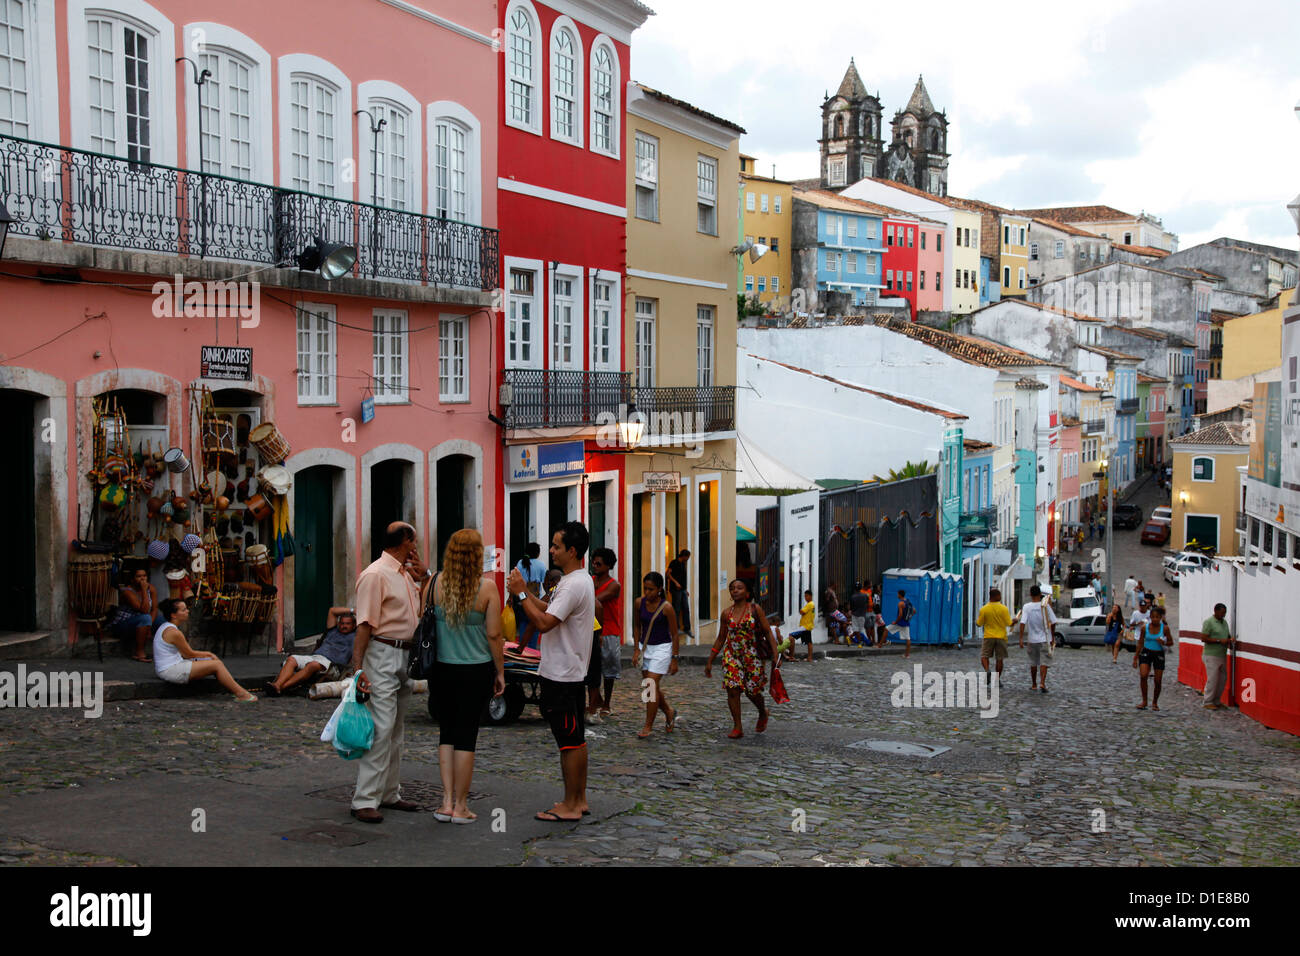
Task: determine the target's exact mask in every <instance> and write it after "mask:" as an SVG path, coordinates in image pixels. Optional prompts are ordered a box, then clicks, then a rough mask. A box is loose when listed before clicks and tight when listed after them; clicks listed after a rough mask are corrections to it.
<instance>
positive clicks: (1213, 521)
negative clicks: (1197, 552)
mask: <svg viewBox="0 0 1300 956" xmlns="http://www.w3.org/2000/svg"><path fill="white" fill-rule="evenodd" d="M1186 521H1187V537H1186V542H1187V544H1189V545H1190V544H1192V542H1195V543H1196V544H1197V545H1199V546H1201V547H1205V546H1206V545H1209V546H1210V547H1212V548H1215V549H1216V550H1217V549H1218V547H1219V517H1218V515H1188V516H1187V518H1186Z"/></svg>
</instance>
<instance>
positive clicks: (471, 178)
mask: <svg viewBox="0 0 1300 956" xmlns="http://www.w3.org/2000/svg"><path fill="white" fill-rule="evenodd" d="M447 123H455V124H456V125H457V126H459V127H461V130H462V131H463V132H464V133H465V189H466V192H467V193H468V195H467V197H466V198H467V202H468V213H469V218H468V219H467V220H466V221H467V222H469V223H470V224H471V225H481V224H482V222H483V128H482V124H481V123H480V122H479V119H478V117H477V116H475V115H474V114H473V113H472V112H471V111H470V110H469V109H467V108H466V107H464V106H462V105H461V104H460V103H457V102H455V101H453V100H438V101H437V102H435V103H430V104H429V105H428V106H427V107H426V108H425V126H424V136H425V140H426V142H425V158H424V163H425V169H424V170H423V173H424V175H426V176H428V178H429V194H428V196H426V197H425V202H426V207H427V208H426V209H425V212H426V214H427V215H430V216H432V215H433V214H434V204H435V197H436V182H437V169H436V167H435V165H434V164H435V162H436V157H437V152H438V127H439V125H441V124H447Z"/></svg>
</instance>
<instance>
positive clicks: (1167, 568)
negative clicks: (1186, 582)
mask: <svg viewBox="0 0 1300 956" xmlns="http://www.w3.org/2000/svg"><path fill="white" fill-rule="evenodd" d="M1213 565H1214V559H1213V558H1211V557H1210V556H1209V555H1206V554H1201V553H1200V552H1199V551H1181V552H1179V553H1178V554H1174V555H1170V556H1169V557H1167V558H1165V561H1164V577H1165V580H1166V581H1168V582H1169V583H1170V584H1172V585H1173V586H1174V587H1178V579H1179V577H1180V576H1181V575H1183V574H1186V573H1187V572H1188V571H1199V570H1201V569H1202V568H1208V567H1212V566H1213Z"/></svg>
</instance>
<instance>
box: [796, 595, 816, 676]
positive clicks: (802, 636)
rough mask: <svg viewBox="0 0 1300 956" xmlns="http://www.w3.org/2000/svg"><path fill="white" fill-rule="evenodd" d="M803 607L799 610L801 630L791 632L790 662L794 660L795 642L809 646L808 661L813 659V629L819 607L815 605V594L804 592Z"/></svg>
mask: <svg viewBox="0 0 1300 956" xmlns="http://www.w3.org/2000/svg"><path fill="white" fill-rule="evenodd" d="M803 602H804V603H803V607H801V608H800V609H799V630H797V631H791V632H790V660H794V642H795V641H803V642H804V643H805V644H807V645H808V660H809V661H810V662H811V661H812V659H813V657H812V629H813V624H814V623H815V622H816V620H817V605H816V604H814V603H813V593H812V592H811V591H804V592H803Z"/></svg>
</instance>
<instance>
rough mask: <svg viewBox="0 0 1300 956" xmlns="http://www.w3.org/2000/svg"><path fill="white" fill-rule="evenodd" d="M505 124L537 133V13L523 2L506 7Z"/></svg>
mask: <svg viewBox="0 0 1300 956" xmlns="http://www.w3.org/2000/svg"><path fill="white" fill-rule="evenodd" d="M506 32H507V38H506V123H507V125H510V126H517V127H519V128H520V129H526V130H529V131H531V132H534V133H540V132H541V120H542V118H541V107H540V105H539V104H538V102H537V91H538V89H539V87H540V86H541V78H540V75H539V73H538V65H539V64H538V60H537V37H538V33H539V32H540V31H539V28H538V25H537V14H536V13H534V12H533V9H532V7H531V6H530V5H528V4H527V3H523V2H519V0H516V2H514V3H512V4H511V5H510V7H509V9H507V10H506Z"/></svg>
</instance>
